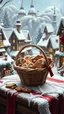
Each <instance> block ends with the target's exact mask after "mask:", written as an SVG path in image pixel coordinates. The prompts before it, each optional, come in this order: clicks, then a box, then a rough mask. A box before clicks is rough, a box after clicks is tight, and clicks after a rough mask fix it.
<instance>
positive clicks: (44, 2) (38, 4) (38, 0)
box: [3, 0, 64, 12]
mask: <svg viewBox="0 0 64 114" xmlns="http://www.w3.org/2000/svg"><path fill="white" fill-rule="evenodd" d="M3 1H4V2H5V1H6V0H3ZM21 1H22V0H12V2H10V3H8V4H7V5H9V4H13V5H15V6H16V7H17V8H18V9H19V8H20V6H21ZM33 2H34V7H35V9H36V10H37V11H40V12H42V11H43V10H44V9H45V8H47V7H48V6H56V7H58V8H59V7H60V6H61V4H63V2H64V0H33ZM30 5H31V0H23V6H24V9H25V11H26V12H28V10H29V8H30Z"/></svg>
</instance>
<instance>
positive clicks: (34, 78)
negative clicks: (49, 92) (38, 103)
mask: <svg viewBox="0 0 64 114" xmlns="http://www.w3.org/2000/svg"><path fill="white" fill-rule="evenodd" d="M28 47H35V48H37V49H39V51H40V54H38V55H30V54H29V55H24V56H22V51H23V49H25V48H28ZM50 64H51V62H49V60H48V58H47V55H46V54H45V52H44V50H43V49H42V48H41V47H39V46H37V45H35V44H28V45H25V46H23V47H22V48H21V50H20V51H19V53H18V55H17V57H16V61H15V63H14V65H13V66H14V69H15V70H16V71H17V73H18V75H19V77H20V80H21V82H22V84H25V85H30V86H37V85H41V84H43V83H45V81H46V77H47V74H48V72H50V74H51V76H53V73H52V71H51V67H50Z"/></svg>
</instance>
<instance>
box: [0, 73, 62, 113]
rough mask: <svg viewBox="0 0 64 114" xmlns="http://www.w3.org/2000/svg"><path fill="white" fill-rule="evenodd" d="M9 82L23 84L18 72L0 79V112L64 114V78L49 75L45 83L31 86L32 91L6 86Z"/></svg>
mask: <svg viewBox="0 0 64 114" xmlns="http://www.w3.org/2000/svg"><path fill="white" fill-rule="evenodd" d="M9 82H14V83H16V84H17V85H18V86H20V85H21V82H20V79H19V77H18V75H17V74H16V75H12V76H7V77H4V78H3V79H1V80H0V114H11V113H12V114H64V78H60V77H53V78H52V77H47V80H46V83H45V84H43V85H41V86H37V87H29V88H31V89H32V90H33V91H32V92H31V93H17V92H16V90H11V89H8V88H5V85H6V83H9ZM10 107H11V108H10ZM10 110H11V111H12V112H11V111H10Z"/></svg>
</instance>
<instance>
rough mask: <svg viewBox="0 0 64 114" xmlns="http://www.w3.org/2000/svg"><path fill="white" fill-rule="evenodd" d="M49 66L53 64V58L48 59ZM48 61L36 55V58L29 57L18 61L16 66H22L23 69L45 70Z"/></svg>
mask: <svg viewBox="0 0 64 114" xmlns="http://www.w3.org/2000/svg"><path fill="white" fill-rule="evenodd" d="M48 62H49V64H50V63H51V62H52V61H51V58H50V57H48ZM46 64H47V63H46V60H45V58H44V56H43V55H36V56H30V55H27V56H25V57H24V58H22V57H20V58H19V59H18V60H17V61H16V65H17V66H20V67H22V68H30V69H36V68H44V67H46Z"/></svg>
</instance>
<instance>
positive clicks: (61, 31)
mask: <svg viewBox="0 0 64 114" xmlns="http://www.w3.org/2000/svg"><path fill="white" fill-rule="evenodd" d="M57 35H58V36H59V51H57V52H56V53H55V55H56V56H57V57H58V59H59V66H58V67H61V66H62V65H63V63H64V17H62V18H61V20H60V24H59V28H58V31H57Z"/></svg>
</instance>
